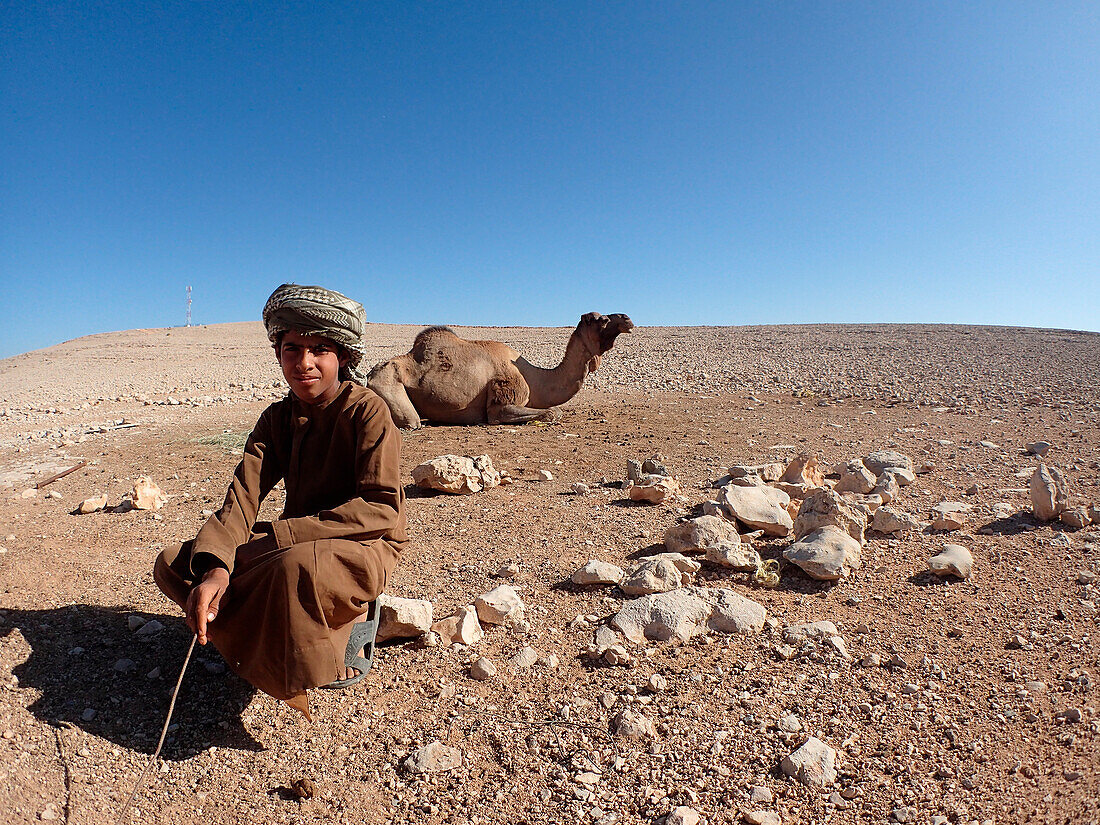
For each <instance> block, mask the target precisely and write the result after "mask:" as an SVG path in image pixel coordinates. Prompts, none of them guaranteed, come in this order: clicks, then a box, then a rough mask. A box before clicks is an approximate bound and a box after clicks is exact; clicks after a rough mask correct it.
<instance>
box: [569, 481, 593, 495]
mask: <svg viewBox="0 0 1100 825" xmlns="http://www.w3.org/2000/svg"><path fill="white" fill-rule="evenodd" d="M571 489H572V490H573V492H574V493H576V494H577V495H578V496H586V495H588V494H589V493H590V492H592V488H591V487H589V486H588V485H587V484H585V483H583V482H580V481H578V482H576V483H575V484H574V485H573V486H572V488H571Z"/></svg>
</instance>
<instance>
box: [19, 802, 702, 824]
mask: <svg viewBox="0 0 1100 825" xmlns="http://www.w3.org/2000/svg"><path fill="white" fill-rule="evenodd" d="M38 818H39V819H41V820H42V821H43V822H54V821H56V820H58V819H60V818H61V809H60V808H58V807H57V806H56V805H55V804H54V803H52V802H47V803H46V806H45V807H44V808H43V809H42V810H41V811H39V812H38ZM695 821H696V822H698V821H699V818H698V817H696V818H695Z"/></svg>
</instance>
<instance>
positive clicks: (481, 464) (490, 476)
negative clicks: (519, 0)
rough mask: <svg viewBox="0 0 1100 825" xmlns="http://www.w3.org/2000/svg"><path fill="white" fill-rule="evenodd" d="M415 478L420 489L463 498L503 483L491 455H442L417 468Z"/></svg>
mask: <svg viewBox="0 0 1100 825" xmlns="http://www.w3.org/2000/svg"><path fill="white" fill-rule="evenodd" d="M412 478H413V481H414V482H415V483H416V485H417V486H418V487H424V488H425V489H428V490H438V491H440V492H443V493H455V494H459V495H469V494H471V493H480V492H481V491H482V490H484V489H486V488H488V487H496V486H497V485H498V484H500V473H498V472H497V470H496V468H495V467H493V461H492V459H490V458H489V456H487V455H479V456H468V455H450V454H449V455H441V456H438V457H436V458H433V459H431V460H430V461H426V462H424V463H423V464H421V465H419V466H417V467H414V468H413V471H412Z"/></svg>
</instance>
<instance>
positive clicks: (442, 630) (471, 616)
mask: <svg viewBox="0 0 1100 825" xmlns="http://www.w3.org/2000/svg"><path fill="white" fill-rule="evenodd" d="M432 632H434V633H436V634H438V635H439V641H440V644H442V645H443V646H445V647H446V646H449V645H453V644H463V645H473V644H477V643H478V642H480V641H481V639H482V638H483V637H484V636H485V631H483V630H482V629H481V623H480V622H478V620H477V609H476V608H475V607H474V606H473V605H472V604H471V605H467V606H466V607H464V608H462V609H461V610H459V611H458V612H457V613H455V614H454V615H453V616H448V617H447V618H446V619H441V620H440V621H438V622H436V623H435V624H433V625H432Z"/></svg>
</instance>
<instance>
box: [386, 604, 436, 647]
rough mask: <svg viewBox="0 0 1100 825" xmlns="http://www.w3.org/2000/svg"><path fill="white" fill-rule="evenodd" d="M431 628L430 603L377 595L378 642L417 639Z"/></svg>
mask: <svg viewBox="0 0 1100 825" xmlns="http://www.w3.org/2000/svg"><path fill="white" fill-rule="evenodd" d="M431 629H432V603H431V602H430V601H428V600H427V599H403V598H401V597H400V596H390V595H389V594H387V593H383V594H382V595H381V596H379V597H378V635H377V636H376V637H375V638H376V641H377V642H378V643H382V642H388V641H389V640H390V639H418V638H420V637H421V636H423V635H424V634H425V633H427V632H428V631H429V630H431Z"/></svg>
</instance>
